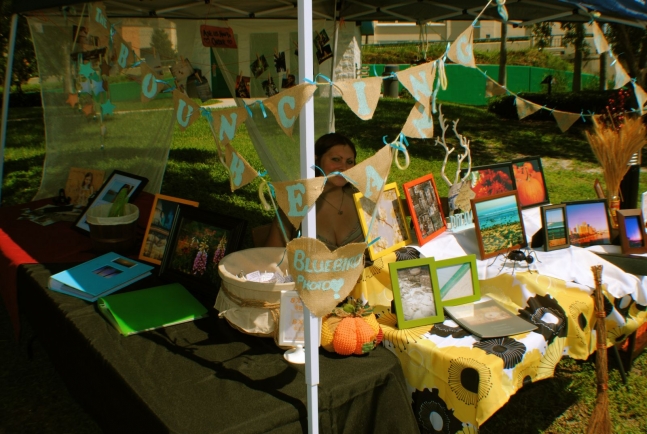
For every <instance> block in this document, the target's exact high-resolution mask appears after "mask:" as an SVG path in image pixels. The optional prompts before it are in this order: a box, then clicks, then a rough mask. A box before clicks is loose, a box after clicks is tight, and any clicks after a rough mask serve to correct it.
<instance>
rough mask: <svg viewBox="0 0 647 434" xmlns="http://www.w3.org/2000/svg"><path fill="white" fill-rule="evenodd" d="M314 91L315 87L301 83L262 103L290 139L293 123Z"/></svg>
mask: <svg viewBox="0 0 647 434" xmlns="http://www.w3.org/2000/svg"><path fill="white" fill-rule="evenodd" d="M315 90H317V85H315V84H307V83H303V84H300V85H298V86H294V87H291V88H289V89H286V90H283V91H281V92H279V93H277V94H276V95H274V96H273V97H270V98H267V99H266V100H265V101H263V105H265V107H267V108H268V109H269V111H271V112H272V113H273V114H274V117H276V121H277V122H278V123H279V126H280V127H281V128H282V129H283V131H284V132H285V134H287V135H288V136H289V137H292V130H293V129H294V122H295V121H296V120H297V117H298V116H299V112H300V111H301V107H303V105H304V104H305V103H306V102H307V101H308V100H309V99H310V97H311V96H312V94H313V93H314V92H315Z"/></svg>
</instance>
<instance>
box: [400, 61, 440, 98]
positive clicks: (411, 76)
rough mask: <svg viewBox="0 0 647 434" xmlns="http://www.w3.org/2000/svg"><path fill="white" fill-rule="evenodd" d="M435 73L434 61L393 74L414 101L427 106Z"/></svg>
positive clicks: (432, 88)
mask: <svg viewBox="0 0 647 434" xmlns="http://www.w3.org/2000/svg"><path fill="white" fill-rule="evenodd" d="M435 73H436V62H428V63H423V64H422V65H418V66H414V67H413V68H408V69H405V70H404V71H400V72H396V74H395V75H396V76H397V77H398V81H400V83H402V86H404V87H405V88H406V89H407V90H408V91H409V93H411V96H413V97H414V98H415V100H416V101H418V102H419V103H420V104H423V105H427V106H428V105H429V104H430V98H431V95H432V93H433V90H434V74H435Z"/></svg>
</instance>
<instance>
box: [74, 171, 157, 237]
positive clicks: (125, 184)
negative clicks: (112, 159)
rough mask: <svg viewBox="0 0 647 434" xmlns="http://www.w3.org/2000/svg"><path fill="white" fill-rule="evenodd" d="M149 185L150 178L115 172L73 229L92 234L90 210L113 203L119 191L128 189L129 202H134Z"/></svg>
mask: <svg viewBox="0 0 647 434" xmlns="http://www.w3.org/2000/svg"><path fill="white" fill-rule="evenodd" d="M147 183H148V178H144V177H143V176H139V175H135V174H132V173H127V172H122V171H121V170H115V171H113V172H112V173H111V174H110V176H109V177H108V179H107V180H106V181H105V182H104V183H103V185H102V186H101V188H100V189H99V191H98V192H97V194H96V195H95V196H94V198H93V199H91V201H90V202H89V203H88V207H87V208H85V209H84V210H83V211H82V212H81V214H80V215H79V217H78V218H77V219H76V221H75V222H74V225H73V228H74V229H78V230H80V231H83V232H85V233H87V234H88V235H89V234H90V226H88V222H87V220H86V215H87V213H88V210H89V209H90V208H93V207H95V206H97V205H103V204H107V203H112V202H113V201H114V200H115V198H116V197H117V194H118V193H119V191H120V190H121V189H123V188H126V189H128V190H129V191H128V202H132V199H134V198H135V197H136V196H137V195H138V194H139V192H140V191H142V190H143V189H144V187H145V186H146V184H147Z"/></svg>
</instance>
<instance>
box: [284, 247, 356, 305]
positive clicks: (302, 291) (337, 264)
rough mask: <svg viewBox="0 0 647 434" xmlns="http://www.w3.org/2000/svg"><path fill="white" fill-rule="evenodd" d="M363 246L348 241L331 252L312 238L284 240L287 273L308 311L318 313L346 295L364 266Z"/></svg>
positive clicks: (335, 303)
mask: <svg viewBox="0 0 647 434" xmlns="http://www.w3.org/2000/svg"><path fill="white" fill-rule="evenodd" d="M364 250H366V243H351V244H347V245H345V246H343V247H340V248H338V249H337V250H335V251H333V252H331V251H330V250H329V249H328V247H326V245H325V244H324V243H322V242H321V241H319V240H317V239H315V238H297V239H294V240H292V241H290V242H289V243H288V245H287V257H288V268H289V270H290V275H291V276H292V277H293V278H294V282H295V286H296V290H297V292H298V293H299V297H301V301H303V304H305V305H306V306H307V307H308V309H309V310H310V312H312V313H313V314H314V315H315V316H317V317H322V316H324V315H326V314H329V313H330V312H331V311H332V310H333V309H334V308H335V306H337V304H338V303H339V302H341V301H343V300H345V299H346V297H347V296H348V294H350V292H351V291H352V290H353V288H354V287H355V284H356V283H357V279H358V278H359V276H360V275H361V274H362V271H363V270H364Z"/></svg>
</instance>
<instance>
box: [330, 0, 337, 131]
mask: <svg viewBox="0 0 647 434" xmlns="http://www.w3.org/2000/svg"><path fill="white" fill-rule="evenodd" d="M333 8H334V9H335V13H334V14H335V20H334V23H335V27H334V29H335V30H334V32H333V38H334V39H333V49H332V64H331V66H330V79H331V80H332V81H333V82H334V81H335V66H336V65H337V39H338V38H339V25H338V22H339V19H340V16H338V15H337V1H336V0H333ZM333 91H334V89H333V87H332V86H330V94H329V96H328V97H329V104H330V110H329V112H328V132H329V133H332V132H334V131H335V103H334V98H333V93H334V92H333Z"/></svg>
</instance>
